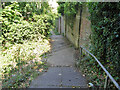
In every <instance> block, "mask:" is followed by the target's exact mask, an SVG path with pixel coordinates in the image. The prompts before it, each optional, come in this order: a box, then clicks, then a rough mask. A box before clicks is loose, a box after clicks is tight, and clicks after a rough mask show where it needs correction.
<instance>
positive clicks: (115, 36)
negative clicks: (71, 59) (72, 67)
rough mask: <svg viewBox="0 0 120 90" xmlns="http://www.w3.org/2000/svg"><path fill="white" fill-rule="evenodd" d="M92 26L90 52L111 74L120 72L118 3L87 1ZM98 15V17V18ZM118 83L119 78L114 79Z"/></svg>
mask: <svg viewBox="0 0 120 90" xmlns="http://www.w3.org/2000/svg"><path fill="white" fill-rule="evenodd" d="M88 7H89V12H90V14H91V15H90V20H91V26H92V38H91V43H92V48H91V49H92V53H93V54H94V55H95V56H96V57H97V58H98V59H99V60H100V62H102V64H103V65H104V66H105V67H106V68H107V70H108V71H109V72H110V73H111V75H112V76H114V77H118V76H119V74H120V73H119V72H120V61H119V59H120V51H119V50H120V47H119V45H120V38H119V35H120V32H119V29H120V22H119V20H120V14H119V11H120V4H119V3H98V2H97V3H88ZM98 17H99V18H98ZM116 80H117V82H118V83H119V80H120V79H118V78H117V79H116Z"/></svg>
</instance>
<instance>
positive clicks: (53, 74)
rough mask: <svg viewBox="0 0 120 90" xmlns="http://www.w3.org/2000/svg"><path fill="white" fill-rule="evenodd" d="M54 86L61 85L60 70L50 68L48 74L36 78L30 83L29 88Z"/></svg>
mask: <svg viewBox="0 0 120 90" xmlns="http://www.w3.org/2000/svg"><path fill="white" fill-rule="evenodd" d="M56 85H61V68H58V67H50V68H49V69H48V72H46V73H44V74H43V75H40V76H38V77H37V78H36V79H35V80H33V81H32V82H31V85H30V88H32V87H40V86H56Z"/></svg>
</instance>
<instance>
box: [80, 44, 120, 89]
mask: <svg viewBox="0 0 120 90" xmlns="http://www.w3.org/2000/svg"><path fill="white" fill-rule="evenodd" d="M80 48H81V55H82V49H83V50H85V51H86V52H87V53H88V54H90V55H91V56H92V57H94V59H95V60H96V61H97V62H98V64H99V65H100V66H101V68H102V69H103V70H104V71H105V73H106V74H107V77H109V78H110V79H111V81H112V82H113V83H114V85H115V86H116V87H117V88H118V90H120V86H119V84H118V83H117V82H116V81H115V79H114V78H113V77H112V76H111V75H110V73H109V72H108V71H107V70H106V69H105V67H104V66H103V65H102V64H101V63H100V61H99V60H98V59H97V58H96V57H95V56H94V55H93V54H92V53H90V52H89V51H88V50H87V49H85V48H84V47H83V46H80Z"/></svg>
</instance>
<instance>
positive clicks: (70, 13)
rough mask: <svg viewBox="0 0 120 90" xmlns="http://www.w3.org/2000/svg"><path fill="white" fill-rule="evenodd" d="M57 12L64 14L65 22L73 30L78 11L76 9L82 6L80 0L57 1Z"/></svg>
mask: <svg viewBox="0 0 120 90" xmlns="http://www.w3.org/2000/svg"><path fill="white" fill-rule="evenodd" d="M58 4H59V7H58V13H60V14H61V15H64V16H65V17H66V19H67V21H68V22H67V24H68V25H69V26H70V27H71V29H72V30H73V25H74V19H75V17H76V14H77V13H78V9H79V8H80V7H81V6H82V3H81V2H58Z"/></svg>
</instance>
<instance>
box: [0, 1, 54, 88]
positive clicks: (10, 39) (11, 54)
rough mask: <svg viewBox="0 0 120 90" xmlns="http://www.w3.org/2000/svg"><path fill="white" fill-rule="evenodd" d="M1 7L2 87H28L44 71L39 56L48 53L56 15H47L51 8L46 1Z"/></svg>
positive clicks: (8, 4) (4, 4)
mask: <svg viewBox="0 0 120 90" xmlns="http://www.w3.org/2000/svg"><path fill="white" fill-rule="evenodd" d="M2 6H3V10H2V16H0V23H1V24H2V27H1V32H2V35H1V36H0V43H1V46H0V49H1V51H0V60H1V61H0V66H1V67H0V68H1V73H2V84H3V86H2V87H3V88H23V87H28V86H29V84H30V81H31V80H32V79H33V78H35V77H36V76H38V75H39V74H40V73H42V72H43V71H45V69H47V65H46V62H45V61H43V60H42V56H43V55H46V53H47V52H49V50H50V44H49V35H50V30H51V28H53V27H54V25H55V24H54V19H55V16H56V14H54V13H50V14H49V13H48V12H51V9H50V7H49V5H48V3H47V2H44V3H35V2H31V3H27V2H19V3H18V2H12V3H10V2H6V3H2ZM24 8H25V9H24Z"/></svg>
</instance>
